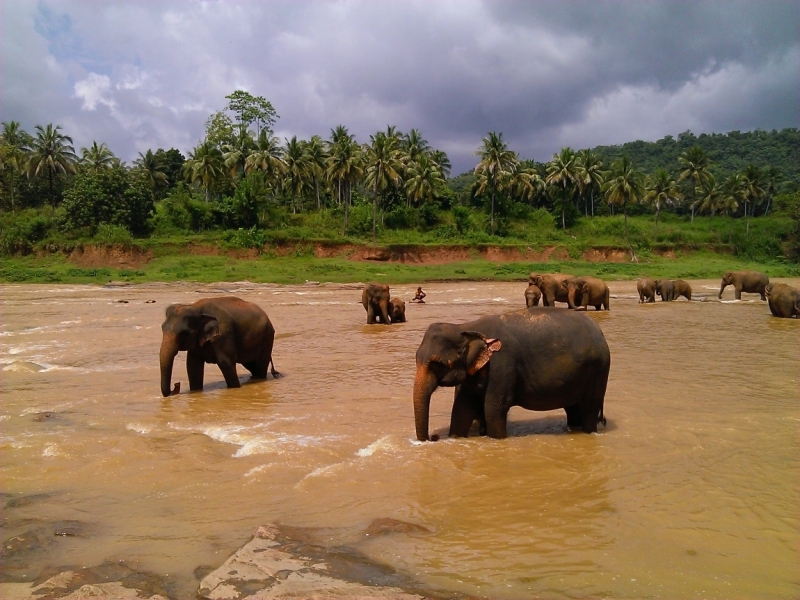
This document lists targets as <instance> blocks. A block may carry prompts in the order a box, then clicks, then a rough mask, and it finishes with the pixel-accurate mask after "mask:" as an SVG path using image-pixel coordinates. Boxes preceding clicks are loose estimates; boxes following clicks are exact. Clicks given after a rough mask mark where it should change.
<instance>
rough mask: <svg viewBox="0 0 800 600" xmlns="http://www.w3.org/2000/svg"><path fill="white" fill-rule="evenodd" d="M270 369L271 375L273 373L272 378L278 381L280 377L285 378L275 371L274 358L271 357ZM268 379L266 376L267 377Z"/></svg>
mask: <svg viewBox="0 0 800 600" xmlns="http://www.w3.org/2000/svg"><path fill="white" fill-rule="evenodd" d="M267 366H269V367H270V373H272V378H273V379H277V378H278V377H283V375H281V374H280V373H278V371H276V370H275V361H274V360H272V357H271V356H270V357H269V364H268V365H267ZM265 377H266V375H265Z"/></svg>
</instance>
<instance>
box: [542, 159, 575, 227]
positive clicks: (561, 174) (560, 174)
mask: <svg viewBox="0 0 800 600" xmlns="http://www.w3.org/2000/svg"><path fill="white" fill-rule="evenodd" d="M579 179H580V168H579V164H578V155H577V154H576V153H575V151H574V150H573V149H572V148H562V149H561V152H559V153H558V154H554V155H553V160H551V161H550V162H549V163H547V178H546V179H545V182H546V183H547V185H549V186H552V187H554V188H556V189H557V190H558V194H559V195H560V196H561V202H562V204H561V228H562V229H566V228H567V222H566V217H565V214H564V213H565V205H564V203H566V202H568V201H571V200H572V198H573V196H574V195H575V192H576V190H577V189H578V182H579Z"/></svg>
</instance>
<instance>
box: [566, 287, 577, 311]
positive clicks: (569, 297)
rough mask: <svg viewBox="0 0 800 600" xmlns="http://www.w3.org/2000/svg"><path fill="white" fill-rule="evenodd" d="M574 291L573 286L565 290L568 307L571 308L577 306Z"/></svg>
mask: <svg viewBox="0 0 800 600" xmlns="http://www.w3.org/2000/svg"><path fill="white" fill-rule="evenodd" d="M575 291H576V290H575V289H574V288H569V290H568V291H567V304H569V307H570V308H571V309H573V310H575V309H576V308H578V307H577V306H576V305H575Z"/></svg>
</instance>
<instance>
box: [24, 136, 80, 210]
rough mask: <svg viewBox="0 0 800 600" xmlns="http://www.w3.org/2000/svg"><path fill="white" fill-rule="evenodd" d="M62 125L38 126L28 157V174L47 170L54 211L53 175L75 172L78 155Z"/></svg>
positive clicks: (32, 174) (39, 173) (36, 173)
mask: <svg viewBox="0 0 800 600" xmlns="http://www.w3.org/2000/svg"><path fill="white" fill-rule="evenodd" d="M60 130H61V126H60V125H56V126H55V127H53V125H52V124H50V125H47V126H46V127H42V126H41V125H37V126H36V136H35V137H34V138H32V139H31V143H30V148H31V153H30V156H29V158H28V176H29V177H35V176H38V175H41V174H42V173H43V172H47V182H48V186H47V189H48V192H49V194H50V205H51V206H52V207H53V213H54V214H55V211H56V200H55V197H54V196H53V176H54V175H56V174H58V173H61V174H62V175H66V174H68V173H74V172H75V163H76V162H77V161H78V157H77V156H76V155H75V148H73V147H72V138H71V137H69V136H68V135H64V134H63V133H61V132H60Z"/></svg>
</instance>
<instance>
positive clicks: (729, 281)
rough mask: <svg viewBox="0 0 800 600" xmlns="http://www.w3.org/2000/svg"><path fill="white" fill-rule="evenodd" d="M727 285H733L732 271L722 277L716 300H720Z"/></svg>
mask: <svg viewBox="0 0 800 600" xmlns="http://www.w3.org/2000/svg"><path fill="white" fill-rule="evenodd" d="M729 285H734V281H733V271H728V272H727V273H725V275H723V276H722V283H721V284H720V288H719V295H718V296H717V298H718V299H720V300H721V299H722V292H724V291H725V288H726V287H728V286H729Z"/></svg>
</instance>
